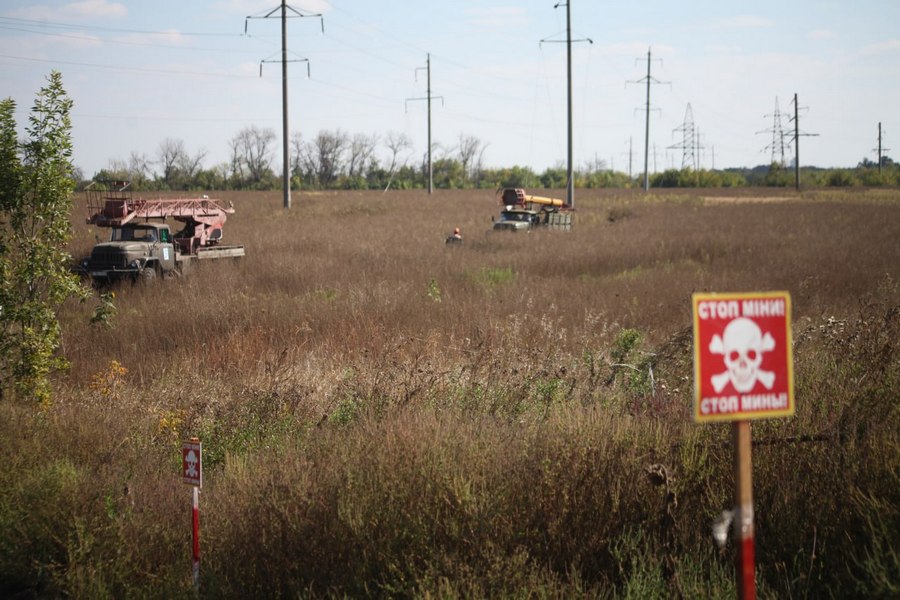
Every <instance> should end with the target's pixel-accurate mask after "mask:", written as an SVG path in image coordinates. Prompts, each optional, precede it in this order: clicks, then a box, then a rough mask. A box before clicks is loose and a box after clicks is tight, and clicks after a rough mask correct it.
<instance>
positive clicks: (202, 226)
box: [86, 181, 234, 253]
mask: <svg viewBox="0 0 900 600" xmlns="http://www.w3.org/2000/svg"><path fill="white" fill-rule="evenodd" d="M92 185H93V184H92ZM102 187H105V188H107V189H92V188H91V187H90V186H89V187H88V189H87V190H86V195H87V208H88V218H87V223H88V224H92V225H97V226H98V227H122V226H123V225H126V224H127V223H129V222H132V221H136V220H144V221H149V220H150V219H162V220H165V219H168V218H171V219H174V220H176V221H179V222H181V223H184V224H185V226H184V228H183V229H182V230H181V231H179V232H177V233H176V234H175V236H174V238H175V241H176V242H177V243H178V244H179V245H180V246H181V247H182V250H183V251H184V252H186V253H193V252H194V251H195V250H196V249H197V248H200V247H204V246H209V245H214V244H216V243H217V242H218V241H219V240H221V239H222V228H223V227H224V225H225V221H226V220H227V219H228V215H230V214H234V207H233V206H231V205H226V204H225V203H224V202H223V201H222V200H217V199H214V198H208V197H205V196H204V197H202V198H157V199H149V200H148V199H143V198H134V197H133V196H132V192H131V190H130V189H128V188H129V184H128V182H122V181H119V182H107V184H106V185H105V186H102Z"/></svg>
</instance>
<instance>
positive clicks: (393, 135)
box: [384, 131, 412, 192]
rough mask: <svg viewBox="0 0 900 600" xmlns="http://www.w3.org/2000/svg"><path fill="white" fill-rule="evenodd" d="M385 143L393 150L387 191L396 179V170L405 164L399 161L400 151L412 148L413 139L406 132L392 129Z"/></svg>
mask: <svg viewBox="0 0 900 600" xmlns="http://www.w3.org/2000/svg"><path fill="white" fill-rule="evenodd" d="M384 144H385V146H387V148H388V150H390V151H391V166H390V167H389V168H388V182H387V185H386V186H385V188H384V191H385V192H386V191H388V190H389V189H390V187H391V183H392V182H393V180H394V172H395V170H396V169H397V167H400V166H403V165H400V164H398V163H397V160H398V158H399V157H400V153H401V152H404V151H406V150H412V140H410V139H409V136H408V135H406V134H405V133H400V132H397V131H391V132H388V134H387V137H386V138H385V142H384ZM405 162H406V161H405V160H404V163H405Z"/></svg>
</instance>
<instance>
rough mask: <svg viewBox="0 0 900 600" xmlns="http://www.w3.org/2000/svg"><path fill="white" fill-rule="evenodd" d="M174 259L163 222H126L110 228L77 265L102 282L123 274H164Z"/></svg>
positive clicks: (168, 272)
mask: <svg viewBox="0 0 900 600" xmlns="http://www.w3.org/2000/svg"><path fill="white" fill-rule="evenodd" d="M175 262H176V256H175V245H174V244H173V240H172V233H171V231H170V230H169V226H168V225H167V224H165V223H127V224H125V225H122V226H121V227H112V228H111V233H110V238H109V241H108V242H103V243H100V244H97V245H96V246H94V249H93V250H92V251H91V256H90V257H89V258H85V259H84V260H83V261H82V263H81V268H82V269H83V271H84V272H85V273H86V274H88V275H90V277H91V279H93V280H94V281H95V282H98V283H101V284H102V283H113V282H115V281H118V280H120V279H123V278H126V277H127V278H131V279H132V280H135V281H136V280H139V279H155V278H156V277H158V276H159V277H162V276H168V275H171V274H172V273H173V271H174V269H175Z"/></svg>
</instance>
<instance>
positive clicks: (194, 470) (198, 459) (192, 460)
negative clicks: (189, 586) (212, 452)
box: [181, 437, 203, 592]
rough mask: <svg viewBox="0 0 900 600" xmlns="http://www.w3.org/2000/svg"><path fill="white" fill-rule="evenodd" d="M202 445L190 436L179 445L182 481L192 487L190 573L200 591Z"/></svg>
mask: <svg viewBox="0 0 900 600" xmlns="http://www.w3.org/2000/svg"><path fill="white" fill-rule="evenodd" d="M202 456H203V445H202V444H201V443H200V439H199V438H195V437H193V438H191V439H190V440H188V441H186V442H184V443H183V444H182V446H181V473H182V478H183V481H184V482H185V483H186V484H188V485H190V486H191V487H192V502H191V555H192V559H193V560H192V569H191V573H192V576H193V581H194V589H195V590H196V591H198V592H199V591H200V488H201V487H203V461H202Z"/></svg>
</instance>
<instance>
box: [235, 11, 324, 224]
mask: <svg viewBox="0 0 900 600" xmlns="http://www.w3.org/2000/svg"><path fill="white" fill-rule="evenodd" d="M288 11H290V12H291V13H292V14H290V15H289V14H288ZM276 12H280V13H281V59H280V60H278V61H272V60H269V59H264V60H261V61H260V62H259V76H260V77H262V65H263V63H266V62H280V63H281V139H282V160H283V174H282V178H281V179H282V183H281V185H282V187H283V188H284V208H288V209H289V208H290V207H291V160H290V153H289V147H290V143H289V139H288V135H289V134H288V83H287V82H288V63H289V62H305V63H307V67H306V68H307V75H308V74H309V60H308V59H305V58H300V59H296V60H290V61H289V60H288V59H287V20H288V19H294V18H303V17H318V18H319V19H320V21H321V23H322V33H325V20H324V18H323V17H322V15H321V14H318V13H316V14H311V13H302V12H300V11H298V10H297V9H295V8H293V7H292V6H288V4H287V3H286V2H285V1H284V0H282V2H281V5H280V6H277V7H275V8H273V9H272V10H270V11H269V12H267V13H266V14H265V15H262V16H248V17H247V18H245V19H244V35H246V34H247V22H248V21H249V20H250V19H269V18H271V17H272V15H274V14H275V13H276Z"/></svg>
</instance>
